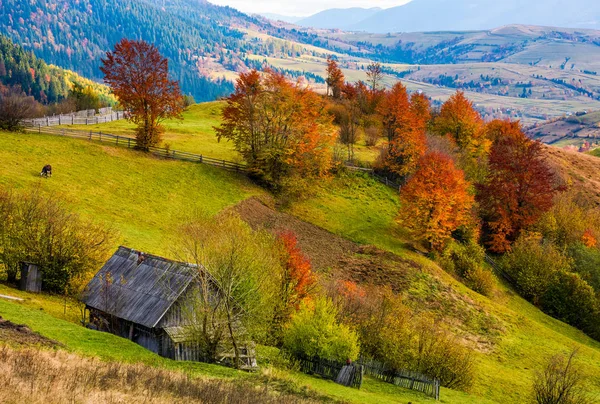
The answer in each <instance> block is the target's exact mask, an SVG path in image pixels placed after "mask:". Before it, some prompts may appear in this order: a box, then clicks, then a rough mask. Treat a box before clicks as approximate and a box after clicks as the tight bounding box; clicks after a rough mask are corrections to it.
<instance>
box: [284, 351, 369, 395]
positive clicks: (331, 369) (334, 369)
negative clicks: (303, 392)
mask: <svg viewBox="0 0 600 404" xmlns="http://www.w3.org/2000/svg"><path fill="white" fill-rule="evenodd" d="M288 357H289V358H290V359H292V360H293V361H295V362H296V363H297V364H298V365H299V366H300V371H301V372H303V373H306V374H309V375H318V376H321V377H322V378H324V379H328V380H333V381H334V382H335V381H336V380H337V378H338V376H339V375H340V371H341V370H342V368H344V366H346V364H345V363H342V362H337V361H332V360H327V359H322V358H318V357H308V356H297V355H294V356H290V355H288ZM353 367H354V372H352V377H351V379H350V380H349V381H348V383H347V385H348V387H354V388H357V389H360V387H361V386H362V379H363V369H362V367H361V366H360V365H358V364H354V365H353Z"/></svg>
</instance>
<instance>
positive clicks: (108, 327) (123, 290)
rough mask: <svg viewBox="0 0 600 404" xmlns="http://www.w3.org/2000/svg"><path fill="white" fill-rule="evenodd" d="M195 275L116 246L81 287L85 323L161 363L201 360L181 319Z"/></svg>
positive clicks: (193, 268)
mask: <svg viewBox="0 0 600 404" xmlns="http://www.w3.org/2000/svg"><path fill="white" fill-rule="evenodd" d="M197 273H198V267H197V266H195V265H192V264H187V263H183V262H177V261H172V260H168V259H165V258H161V257H157V256H154V255H149V254H142V253H141V252H138V251H135V250H132V249H130V248H127V247H119V249H118V250H117V252H116V253H115V254H114V255H113V256H112V257H111V258H110V259H109V260H108V261H107V262H106V263H105V264H104V266H103V267H102V269H100V271H99V272H98V273H97V274H96V275H95V276H94V278H93V279H92V280H91V281H90V283H89V284H88V286H87V288H86V292H85V294H84V297H83V299H82V300H83V302H84V303H85V305H86V308H87V310H89V317H90V324H91V325H92V326H93V327H94V328H97V329H99V330H101V331H108V332H111V333H113V334H116V335H119V336H121V337H123V338H128V339H130V340H132V341H134V342H136V343H137V344H139V345H141V346H143V347H144V348H146V349H149V350H151V351H152V352H155V353H157V354H159V355H161V356H164V357H167V358H171V359H175V360H190V361H204V360H205V359H206V358H203V357H202V353H201V352H202V350H201V349H199V344H198V343H197V342H196V340H195V338H194V335H193V334H194V333H193V326H192V325H191V324H190V316H189V315H183V314H182V307H189V304H187V301H188V299H189V298H190V297H191V296H192V295H193V294H194V293H199V290H200V288H199V287H198V286H199V285H198V277H197V276H196V275H197ZM251 356H252V360H251V361H250V362H251V363H254V364H255V360H254V358H253V355H251Z"/></svg>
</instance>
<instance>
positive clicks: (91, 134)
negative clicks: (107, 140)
mask: <svg viewBox="0 0 600 404" xmlns="http://www.w3.org/2000/svg"><path fill="white" fill-rule="evenodd" d="M90 140H92V130H91V129H90Z"/></svg>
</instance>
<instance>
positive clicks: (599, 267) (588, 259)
mask: <svg viewBox="0 0 600 404" xmlns="http://www.w3.org/2000/svg"><path fill="white" fill-rule="evenodd" d="M569 256H570V257H571V258H572V259H573V270H574V271H575V272H577V273H578V274H579V275H581V278H582V279H583V280H585V281H586V282H587V283H588V284H589V285H590V286H591V287H593V288H594V290H595V291H596V293H598V294H600V250H598V249H597V248H589V247H586V246H585V245H583V243H576V244H574V245H572V246H571V247H570V248H569Z"/></svg>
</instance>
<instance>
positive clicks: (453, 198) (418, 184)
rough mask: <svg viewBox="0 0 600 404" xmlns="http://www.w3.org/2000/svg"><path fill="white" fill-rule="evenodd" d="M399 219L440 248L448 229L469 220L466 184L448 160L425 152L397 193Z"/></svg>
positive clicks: (437, 154)
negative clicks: (398, 193) (412, 173)
mask: <svg viewBox="0 0 600 404" xmlns="http://www.w3.org/2000/svg"><path fill="white" fill-rule="evenodd" d="M400 201H401V205H402V208H401V210H400V214H399V220H400V222H401V223H402V224H403V225H405V226H406V227H408V229H410V230H411V231H412V232H413V233H414V234H415V235H416V236H418V237H420V238H422V239H424V240H426V241H427V242H428V243H429V246H430V247H431V248H433V249H436V250H441V249H443V248H444V246H445V245H446V242H447V240H448V239H449V238H450V236H451V234H452V232H453V231H454V230H456V229H458V228H459V227H461V226H465V225H469V224H470V223H471V221H472V217H471V208H472V206H473V202H474V198H473V196H472V195H471V193H470V184H469V182H468V181H466V180H465V177H464V173H463V172H462V170H460V169H458V168H456V167H455V166H454V163H453V161H452V159H451V158H450V157H448V156H446V155H444V154H442V153H439V152H431V153H428V154H426V155H425V156H424V157H423V158H422V159H421V161H420V162H419V169H418V170H417V172H416V173H415V175H414V176H412V178H411V179H410V180H409V181H408V182H407V183H406V185H405V186H404V187H402V190H401V192H400Z"/></svg>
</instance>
